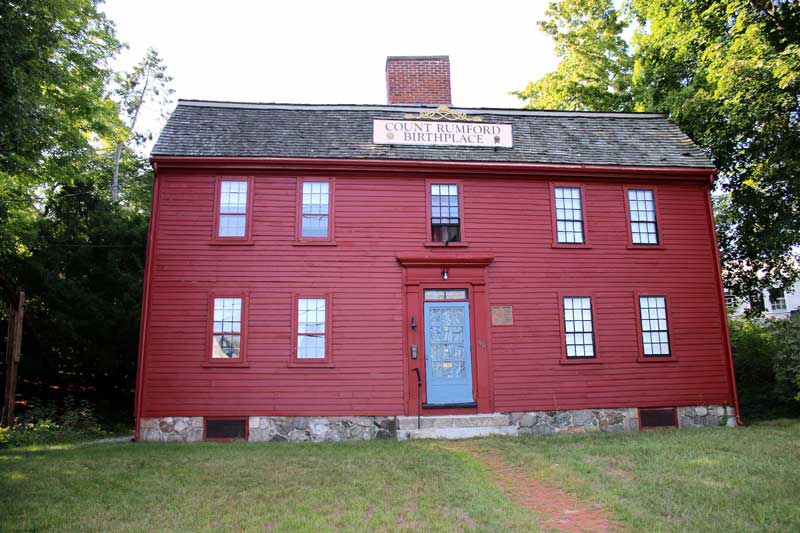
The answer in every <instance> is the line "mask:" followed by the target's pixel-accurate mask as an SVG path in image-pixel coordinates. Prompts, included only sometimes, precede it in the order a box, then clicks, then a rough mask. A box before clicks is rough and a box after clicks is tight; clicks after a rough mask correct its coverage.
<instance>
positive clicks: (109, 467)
mask: <svg viewBox="0 0 800 533" xmlns="http://www.w3.org/2000/svg"><path fill="white" fill-rule="evenodd" d="M454 448H456V449H455V450H454ZM458 448H470V449H473V450H480V451H482V452H487V453H494V454H499V455H500V456H501V457H502V458H503V462H504V463H505V464H506V465H516V467H517V468H519V469H521V470H525V471H526V472H528V473H529V474H530V475H531V476H532V477H539V478H542V479H545V480H548V483H551V484H556V485H557V486H560V487H561V488H563V489H564V490H566V491H568V492H570V493H572V494H574V495H577V496H578V497H579V498H581V499H584V500H586V501H587V502H590V503H591V502H596V503H601V504H603V505H604V506H605V507H606V509H607V510H608V513H609V515H610V517H611V518H612V519H613V520H615V521H617V522H619V523H621V524H623V525H624V527H626V528H628V529H630V530H634V531H642V530H647V531H658V530H664V531H668V530H676V531H677V530H687V531H727V532H732V531H742V530H748V531H752V530H761V531H800V421H785V422H773V423H761V424H758V425H754V426H750V427H744V428H737V429H734V430H730V429H726V428H709V429H701V430H683V431H676V430H665V431H652V432H643V433H637V434H621V435H620V434H596V435H582V436H551V437H530V438H527V437H526V438H491V439H477V440H473V441H463V442H459V443H456V444H455V445H453V443H447V444H444V443H441V442H430V441H418V442H408V443H397V442H367V443H357V444H286V443H276V444H245V443H234V444H214V443H206V444H192V445H183V444H138V445H134V444H112V445H91V446H76V445H59V446H49V447H36V448H34V447H30V448H18V449H5V450H0V509H2V513H0V530H2V531H34V530H62V531H77V530H81V531H125V530H133V531H141V530H162V531H163V530H170V531H193V530H198V529H199V530H252V531H265V530H272V529H275V530H306V531H308V530H314V531H330V530H340V529H355V530H384V531H388V530H397V529H407V530H419V529H424V530H492V531H498V530H537V529H538V524H539V522H540V521H541V519H542V517H541V516H538V515H536V514H534V513H532V512H531V511H530V510H528V509H525V508H523V507H520V506H519V505H518V504H516V503H514V501H513V500H512V499H511V498H509V497H508V495H507V494H505V493H504V491H503V489H500V488H498V487H497V486H496V485H495V484H494V483H493V481H492V475H491V472H489V471H488V469H487V467H486V466H484V465H482V464H481V463H479V462H478V461H477V460H476V459H475V458H474V456H473V455H472V454H471V453H469V452H467V451H458V450H457V449H458Z"/></svg>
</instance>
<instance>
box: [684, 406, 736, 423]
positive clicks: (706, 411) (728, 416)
mask: <svg viewBox="0 0 800 533" xmlns="http://www.w3.org/2000/svg"><path fill="white" fill-rule="evenodd" d="M678 425H679V426H680V427H682V428H700V427H706V426H722V425H726V426H728V427H734V426H735V425H736V411H735V410H734V408H733V407H726V406H724V405H697V406H694V407H678Z"/></svg>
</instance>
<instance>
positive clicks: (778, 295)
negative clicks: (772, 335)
mask: <svg viewBox="0 0 800 533" xmlns="http://www.w3.org/2000/svg"><path fill="white" fill-rule="evenodd" d="M763 292H764V309H765V311H764V317H765V318H789V316H790V315H791V314H792V312H795V311H798V310H800V282H797V283H795V284H794V286H792V287H791V288H790V289H787V290H783V289H780V288H777V289H764V291H763ZM725 303H726V304H727V306H728V309H732V310H733V311H732V314H733V316H741V315H743V314H744V312H745V311H746V310H747V309H749V308H750V303H749V302H746V301H742V300H738V299H735V298H734V297H733V296H731V295H729V294H727V293H726V294H725Z"/></svg>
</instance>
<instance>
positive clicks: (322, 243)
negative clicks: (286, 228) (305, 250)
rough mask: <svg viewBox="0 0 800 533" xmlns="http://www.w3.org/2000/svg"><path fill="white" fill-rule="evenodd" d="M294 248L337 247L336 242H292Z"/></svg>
mask: <svg viewBox="0 0 800 533" xmlns="http://www.w3.org/2000/svg"><path fill="white" fill-rule="evenodd" d="M292 246H336V241H312V240H305V241H292Z"/></svg>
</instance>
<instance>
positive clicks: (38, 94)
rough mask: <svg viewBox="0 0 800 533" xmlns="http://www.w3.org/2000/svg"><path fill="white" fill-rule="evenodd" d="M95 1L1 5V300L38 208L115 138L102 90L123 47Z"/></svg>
mask: <svg viewBox="0 0 800 533" xmlns="http://www.w3.org/2000/svg"><path fill="white" fill-rule="evenodd" d="M97 4H98V2H97V1H96V0H47V1H45V0H17V1H4V2H0V94H2V98H0V289H2V290H1V291H0V302H5V301H6V300H5V299H6V298H7V296H8V293H9V292H10V291H12V290H13V289H14V288H16V285H17V283H16V281H15V280H14V279H13V273H14V272H15V271H16V270H17V268H16V266H18V265H17V262H18V259H19V258H20V257H21V256H24V255H25V253H26V250H27V247H28V245H29V242H30V239H31V238H33V236H34V227H33V226H34V222H35V220H36V218H37V216H38V213H37V208H36V206H37V203H38V202H40V201H41V199H42V198H46V197H47V196H49V195H50V194H51V193H52V192H54V191H56V190H58V187H59V186H60V185H61V184H65V183H71V182H72V181H74V180H75V179H78V178H80V177H81V176H82V175H83V174H84V169H85V167H86V166H87V164H91V161H92V160H93V159H94V158H96V156H97V152H98V150H102V148H103V146H104V144H107V143H108V142H109V139H114V138H116V137H117V136H118V135H119V134H120V131H121V130H120V128H121V122H120V120H119V118H118V107H117V105H116V104H115V102H114V101H113V100H111V99H110V98H109V97H108V96H109V95H108V94H107V90H106V87H107V84H108V82H109V81H110V80H111V76H112V71H111V70H110V69H109V68H108V66H107V62H108V60H109V59H110V58H111V57H112V56H113V54H115V53H116V52H117V50H118V49H119V46H120V45H119V42H118V41H117V39H116V37H115V34H114V28H113V25H112V23H111V22H110V21H109V20H108V19H106V18H105V16H104V15H102V13H100V12H99V11H98V10H97ZM3 307H5V306H3Z"/></svg>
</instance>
